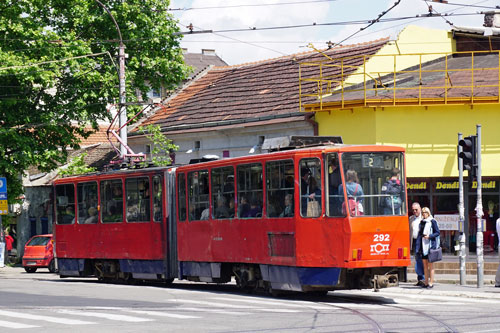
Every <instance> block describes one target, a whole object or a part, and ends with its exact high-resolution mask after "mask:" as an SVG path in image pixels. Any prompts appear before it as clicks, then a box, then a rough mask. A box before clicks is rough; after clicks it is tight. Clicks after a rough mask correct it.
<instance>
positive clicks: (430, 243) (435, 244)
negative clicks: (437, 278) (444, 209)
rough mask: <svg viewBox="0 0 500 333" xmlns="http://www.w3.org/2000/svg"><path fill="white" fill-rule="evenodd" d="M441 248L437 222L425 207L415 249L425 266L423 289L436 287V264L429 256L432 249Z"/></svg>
mask: <svg viewBox="0 0 500 333" xmlns="http://www.w3.org/2000/svg"><path fill="white" fill-rule="evenodd" d="M439 247H440V245H439V227H438V224H437V221H436V220H435V219H434V218H433V217H432V215H431V210H430V209H429V208H428V207H424V208H422V220H421V221H420V224H419V231H418V236H417V240H416V247H415V253H416V254H417V255H419V256H420V257H421V258H422V262H423V264H424V274H425V286H423V288H432V287H433V286H434V263H433V262H430V261H429V254H430V252H431V249H438V248H439Z"/></svg>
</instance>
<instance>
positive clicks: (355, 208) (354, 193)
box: [338, 170, 365, 216]
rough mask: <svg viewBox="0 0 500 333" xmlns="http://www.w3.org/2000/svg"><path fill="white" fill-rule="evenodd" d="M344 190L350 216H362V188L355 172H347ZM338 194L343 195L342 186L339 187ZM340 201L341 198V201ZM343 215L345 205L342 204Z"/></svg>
mask: <svg viewBox="0 0 500 333" xmlns="http://www.w3.org/2000/svg"><path fill="white" fill-rule="evenodd" d="M345 181H346V184H345V190H346V192H347V193H346V194H347V198H348V200H349V211H350V213H351V215H352V216H357V215H363V213H364V212H363V196H364V195H365V194H364V192H363V187H362V186H361V184H359V179H358V173H357V172H356V171H355V170H347V172H346V175H345ZM338 193H339V194H343V193H344V188H343V186H342V184H340V185H339V191H338ZM341 200H342V201H344V200H343V198H342V199H341ZM342 211H343V214H346V211H345V204H342Z"/></svg>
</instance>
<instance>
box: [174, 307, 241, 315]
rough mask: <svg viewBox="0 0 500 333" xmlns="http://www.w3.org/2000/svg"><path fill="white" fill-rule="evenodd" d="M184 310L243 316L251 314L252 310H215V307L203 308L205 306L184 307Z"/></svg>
mask: <svg viewBox="0 0 500 333" xmlns="http://www.w3.org/2000/svg"><path fill="white" fill-rule="evenodd" d="M182 310H185V311H198V312H212V313H224V314H230V315H235V316H243V315H249V314H250V312H243V311H242V312H235V311H226V310H215V309H203V308H184V307H183V308H182Z"/></svg>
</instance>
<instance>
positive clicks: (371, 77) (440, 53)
mask: <svg viewBox="0 0 500 333" xmlns="http://www.w3.org/2000/svg"><path fill="white" fill-rule="evenodd" d="M497 15H500V14H497ZM499 18H500V17H499ZM412 31H413V32H412ZM419 36H420V37H419ZM393 46H394V48H393V49H392V51H391V50H390V49H387V50H386V51H387V52H386V53H380V52H379V54H377V55H376V56H371V58H370V60H369V61H368V62H364V65H363V66H362V67H361V68H360V69H359V70H358V71H357V72H356V73H355V75H351V77H350V78H349V79H346V80H344V81H346V82H351V84H348V85H347V84H346V85H344V86H342V87H340V88H339V87H337V88H333V89H328V88H327V85H328V82H329V81H332V78H329V77H326V76H321V75H320V76H318V77H315V78H311V77H310V78H308V79H309V80H312V79H316V80H317V81H318V82H323V86H322V87H319V86H318V87H317V88H316V89H315V90H314V91H311V92H310V93H313V92H314V93H316V96H317V97H318V100H317V101H315V102H304V103H303V104H302V106H303V108H304V110H305V111H306V112H316V121H317V122H318V133H319V135H326V134H328V133H332V132H334V133H335V134H336V135H341V136H342V137H343V139H344V141H345V142H349V143H353V144H388V145H397V146H402V147H404V148H405V149H406V164H405V165H402V167H404V168H406V176H407V189H408V203H412V202H419V203H420V204H421V206H422V207H424V206H427V207H429V208H430V209H431V212H432V213H433V215H434V217H435V218H436V220H437V221H438V223H439V225H440V229H441V245H442V247H443V252H444V253H454V252H455V248H454V245H455V240H456V239H457V234H458V228H459V221H458V208H457V205H458V202H459V193H458V157H457V143H458V133H462V134H463V135H464V136H469V135H475V134H476V125H481V128H482V139H481V154H482V176H483V177H482V191H483V194H482V206H483V210H484V217H483V218H484V219H485V221H486V228H487V229H486V230H487V231H486V232H484V233H483V235H484V249H485V253H487V254H488V253H489V254H493V253H494V252H493V249H494V247H495V242H494V233H495V224H494V222H495V221H496V219H497V218H498V217H499V206H500V168H499V165H500V150H499V147H500V131H499V130H498V124H500V65H499V64H500V63H499V60H500V59H499V53H500V27H475V28H471V27H454V28H453V29H452V30H451V31H440V30H433V29H423V28H412V27H409V28H407V29H405V31H403V32H402V33H401V34H400V36H399V37H398V39H397V41H395V44H394V45H393ZM412 48H413V49H412ZM415 48H417V50H415ZM340 62H342V60H340ZM369 62H371V63H372V64H373V63H376V64H377V65H376V66H374V67H370V63H369ZM336 63H339V60H337V61H336ZM329 64H330V65H331V63H329ZM316 65H317V66H326V65H328V64H325V63H322V64H319V63H318V64H316ZM303 83H304V84H305V85H307V84H309V81H305V82H303ZM301 84H302V82H301ZM331 84H332V85H333V82H332V83H331ZM469 185H470V186H468V187H467V188H466V190H465V192H466V194H465V217H466V221H465V233H466V239H467V240H466V245H467V249H468V250H470V252H475V251H476V232H477V231H476V225H477V224H476V216H475V214H476V213H475V211H474V210H475V207H476V203H477V196H476V190H477V183H476V182H472V181H471V183H470V184H469Z"/></svg>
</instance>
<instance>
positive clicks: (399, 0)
mask: <svg viewBox="0 0 500 333" xmlns="http://www.w3.org/2000/svg"><path fill="white" fill-rule="evenodd" d="M400 2H401V0H398V1H396V2H395V3H394V4H393V5H392V7H390V8H389V9H387V10H386V11H383V12H382V13H380V14H379V15H378V16H377V18H376V19H375V20H373V21H372V22H371V23H370V24H368V25H367V26H366V27H363V28H361V29H359V30H358V31H356V32H354V33H353V34H351V35H349V36H347V37H346V38H344V39H342V40H341V41H340V42H338V43H334V44H333V45H340V44H342V43H343V42H345V41H346V40H348V39H349V38H351V37H353V36H354V35H357V34H358V33H360V32H361V31H363V30H366V29H368V28H369V27H371V26H372V25H374V24H375V23H377V22H380V18H381V17H382V16H384V15H385V14H387V13H388V12H390V11H391V10H392V9H393V8H394V7H396V6H397V5H399V3H400ZM333 45H330V44H328V47H329V48H330V47H332V46H333Z"/></svg>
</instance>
